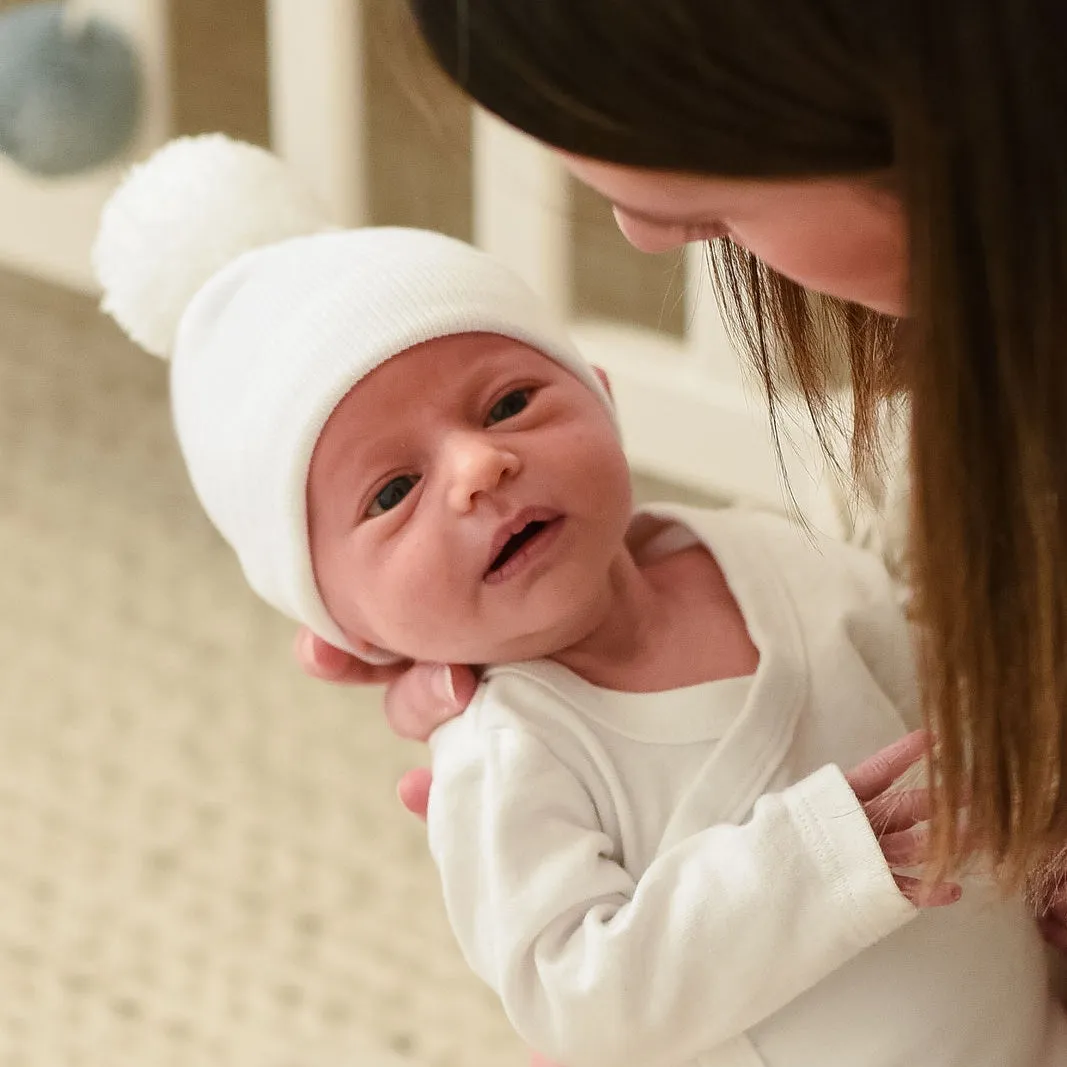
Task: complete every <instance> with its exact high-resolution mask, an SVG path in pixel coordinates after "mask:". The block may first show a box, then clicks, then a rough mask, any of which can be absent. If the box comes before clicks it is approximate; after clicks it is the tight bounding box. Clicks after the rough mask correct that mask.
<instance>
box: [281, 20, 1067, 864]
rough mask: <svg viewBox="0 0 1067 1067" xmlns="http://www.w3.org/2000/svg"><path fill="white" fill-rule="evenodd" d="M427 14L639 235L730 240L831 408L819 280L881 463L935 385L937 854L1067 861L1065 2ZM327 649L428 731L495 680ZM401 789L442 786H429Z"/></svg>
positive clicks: (914, 555) (463, 80)
mask: <svg viewBox="0 0 1067 1067" xmlns="http://www.w3.org/2000/svg"><path fill="white" fill-rule="evenodd" d="M411 6H412V8H413V11H414V13H415V16H416V19H417V21H418V25H419V27H420V30H421V32H422V34H423V36H424V37H425V39H426V41H427V43H428V44H429V46H430V48H431V50H432V52H433V54H434V56H435V57H436V59H437V61H438V62H439V64H440V65H441V66H442V67H443V68H444V69H445V70H446V71H447V72H448V73H449V74H450V75H451V76H452V77H453V78H454V79H455V80H456V81H457V83H458V84H459V85H461V86H462V87H463V88H464V89H465V90H466V91H467V92H468V93H470V95H471V96H472V97H473V98H474V99H475V100H477V101H478V102H479V103H481V104H482V105H484V106H485V107H487V108H488V109H489V110H491V111H493V112H495V113H496V114H498V115H499V116H501V117H502V118H503V119H505V120H506V121H508V122H510V123H512V124H514V125H515V126H517V127H519V128H521V129H523V130H526V131H527V132H529V133H531V134H532V135H533V136H535V137H537V138H539V139H540V140H542V141H543V142H545V143H546V144H547V145H549V146H551V147H552V148H554V149H556V150H557V151H558V152H559V153H560V155H561V158H562V159H563V160H564V162H565V164H566V165H567V167H568V168H569V169H570V170H571V171H572V173H574V175H575V176H576V177H577V178H578V179H579V180H581V181H584V182H586V183H587V184H588V185H590V186H592V187H593V188H594V189H596V190H598V191H600V192H601V193H603V194H604V195H605V196H606V197H607V198H608V199H609V200H610V201H611V202H612V203H613V204H614V206H615V216H616V219H617V221H618V223H619V227H620V229H621V230H622V231H623V233H624V234H625V235H626V236H627V237H628V238H629V239H630V241H631V242H632V243H633V244H635V245H637V246H638V247H639V248H642V249H645V250H647V251H663V250H666V249H668V248H673V247H676V246H680V245H682V244H684V243H685V242H687V241H694V240H701V241H704V240H710V241H712V242H713V249H714V253H715V256H714V258H715V263H716V270H717V273H718V275H719V277H720V281H721V282H722V288H723V291H724V293H725V294H726V297H725V299H726V301H727V305H728V311H729V312H730V317H731V319H732V321H733V322H734V324H735V326H736V328H737V330H738V333H739V334H740V335H741V336H742V337H743V339H744V341H745V343H746V344H747V347H748V349H749V351H750V352H751V353H752V355H753V357H754V359H755V361H756V365H757V366H758V367H759V369H760V372H761V374H762V375H763V378H764V381H765V383H766V386H767V393H768V398H769V400H770V402H771V403H772V404H773V402H774V398H775V391H776V387H777V384H778V381H779V371H778V369H777V368H776V367H775V365H774V364H773V363H772V362H771V360H770V358H769V355H768V353H769V351H770V350H771V349H772V348H774V349H777V348H779V347H780V349H781V350H782V351H784V352H785V354H786V357H787V361H788V363H789V365H790V371H791V373H792V374H793V375H794V376H795V378H796V379H797V380H798V381H799V382H800V384H801V387H802V388H803V390H804V391H805V393H806V394H807V397H808V399H809V401H810V402H811V405H812V409H813V410H814V411H815V412H816V413H817V412H818V411H819V410H820V402H821V400H822V399H823V397H824V394H825V390H826V373H825V360H824V359H823V358H822V347H821V346H822V342H821V340H820V335H822V336H824V334H822V331H823V330H824V329H825V319H824V318H822V317H821V316H819V315H813V314H812V298H811V294H813V293H817V294H821V296H820V302H821V304H822V305H823V307H824V308H825V310H826V312H827V314H829V315H830V316H832V318H833V319H834V320H835V321H836V324H837V326H838V327H839V328H840V329H841V331H842V332H843V333H844V335H845V336H846V337H847V338H848V341H849V352H850V358H851V366H852V374H853V381H854V385H855V397H856V400H855V405H856V427H857V430H856V436H855V442H854V444H855V447H854V456H855V459H856V462H857V464H862V462H863V461H864V460H866V459H868V458H870V456H871V455H872V453H873V450H874V448H875V446H876V433H875V411H876V405H877V404H878V402H879V400H880V399H881V398H882V397H884V396H885V395H886V394H888V393H890V392H893V391H897V390H904V391H905V392H906V393H907V396H908V398H909V400H910V410H911V418H912V453H911V469H912V484H913V494H912V496H913V500H912V515H911V524H912V525H911V534H910V573H911V578H912V581H913V584H914V588H915V593H916V601H915V602H916V606H917V612H918V618H919V620H920V622H921V626H920V628H919V631H920V634H921V648H920V661H921V670H922V675H923V683H924V692H925V700H926V710H927V717H928V720H929V722H930V725H931V727H932V729H933V730H934V732H935V734H936V736H937V738H938V749H937V752H936V753H935V754H934V756H933V760H934V764H935V769H936V771H937V784H936V788H935V802H936V811H935V813H934V828H935V845H936V859H937V861H938V865H939V866H940V867H941V868H947V867H949V866H951V864H952V863H953V862H954V861H955V860H957V859H959V858H960V857H961V856H963V855H964V854H966V852H968V851H969V850H970V849H979V850H981V851H982V852H984V853H986V854H987V855H989V856H990V857H991V858H992V859H993V861H994V862H996V863H997V864H999V865H1000V866H1001V869H1002V870H1003V872H1004V877H1005V879H1006V881H1007V882H1009V883H1011V884H1017V883H1018V882H1020V881H1021V880H1022V879H1023V878H1024V877H1026V876H1027V875H1028V874H1030V873H1032V872H1034V871H1035V870H1036V869H1039V868H1040V867H1041V866H1042V865H1047V864H1048V862H1049V857H1050V855H1055V854H1056V853H1057V852H1058V850H1060V849H1062V848H1063V846H1064V845H1065V843H1067V781H1065V780H1064V774H1063V772H1064V769H1065V766H1067V761H1065V755H1067V712H1065V704H1067V654H1065V653H1067V572H1063V571H1062V570H1061V568H1062V567H1063V566H1065V564H1063V563H1062V561H1063V560H1067V511H1065V508H1067V433H1065V432H1064V428H1065V426H1067V358H1065V357H1067V351H1065V348H1067V140H1065V139H1064V137H1063V136H1062V131H1063V130H1065V129H1067V64H1065V63H1064V62H1063V58H1062V56H1061V54H1060V51H1061V45H1062V42H1064V41H1065V40H1067V7H1064V5H1063V4H1062V3H1061V2H1059V0H945V2H943V3H938V4H931V3H929V0H896V2H894V3H874V4H858V3H856V2H855V0H715V2H714V3H712V2H710V0H661V2H659V3H655V4H652V3H649V2H648V0H537V2H536V3H530V2H529V0H455V2H452V0H411ZM817 322H821V323H822V325H821V326H819V327H816V326H815V325H813V324H815V323H817ZM901 322H904V323H906V326H907V328H906V330H905V329H904V328H902V327H901V325H900V323H901ZM302 648H303V651H302V652H301V659H302V661H303V663H304V665H305V668H306V669H308V670H309V671H310V672H311V673H314V674H317V675H320V676H323V677H332V678H334V679H342V678H343V679H347V680H350V681H362V682H368V681H389V680H392V681H393V685H392V687H391V690H390V693H389V696H388V699H387V709H388V712H389V715H390V721H391V723H392V725H393V728H394V729H396V730H397V731H398V732H399V733H401V734H404V735H406V736H425V735H426V733H427V732H428V731H429V729H430V728H431V727H432V726H433V725H434V724H435V723H436V722H437V721H439V720H440V719H441V718H447V717H448V716H449V715H451V714H454V713H455V711H456V710H457V709H459V708H461V707H462V706H463V705H464V704H465V703H466V700H468V699H469V696H470V693H471V691H472V688H473V679H472V677H471V675H470V672H469V671H467V670H465V669H452V670H451V671H450V672H448V673H446V672H445V671H444V669H443V668H436V669H433V668H430V667H428V666H425V665H423V666H418V667H415V668H412V669H411V670H410V671H408V672H407V673H406V674H405V675H403V676H402V677H400V678H399V679H396V680H394V677H395V676H394V675H392V674H388V673H385V672H381V671H374V670H370V669H367V668H364V667H360V666H357V665H355V664H353V663H351V662H350V661H348V660H346V659H345V658H344V657H342V656H341V654H339V653H336V652H335V651H333V650H329V649H326V648H323V647H322V646H321V645H320V644H318V643H316V642H314V641H312V640H311V639H310V638H309V637H308V636H307V635H302ZM448 679H451V683H448ZM449 684H450V685H451V688H452V692H449ZM435 685H436V686H437V688H434V686H435ZM402 788H403V790H404V794H405V796H406V800H407V802H408V803H409V805H414V806H415V807H418V806H420V804H421V803H424V799H425V790H426V788H427V780H426V778H425V776H418V777H414V778H411V777H409V778H408V779H407V780H406V781H405V783H404V785H403V787H402ZM965 800H966V801H967V802H968V805H969V819H968V824H969V831H970V832H969V834H968V835H967V839H966V841H964V840H963V839H962V836H961V835H960V834H959V833H958V832H957V829H956V827H957V821H958V820H957V819H956V817H955V813H956V812H957V811H958V810H959V809H960V808H961V807H963V805H964V802H965Z"/></svg>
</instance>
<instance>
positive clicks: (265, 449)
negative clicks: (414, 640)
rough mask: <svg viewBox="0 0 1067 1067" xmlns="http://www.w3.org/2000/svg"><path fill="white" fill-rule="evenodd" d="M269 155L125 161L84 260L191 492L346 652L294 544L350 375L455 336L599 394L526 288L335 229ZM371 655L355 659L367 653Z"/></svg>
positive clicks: (446, 256) (293, 604)
mask: <svg viewBox="0 0 1067 1067" xmlns="http://www.w3.org/2000/svg"><path fill="white" fill-rule="evenodd" d="M324 219H325V216H324V214H323V213H322V212H321V211H320V210H319V209H317V207H316V206H315V203H314V201H313V198H312V197H311V196H310V195H309V194H308V193H307V192H306V191H304V190H303V189H302V188H300V187H299V185H298V184H297V183H296V182H295V181H294V179H293V176H292V175H291V174H290V173H289V172H287V171H286V169H285V167H284V166H283V165H282V164H281V162H280V161H279V160H278V159H276V158H275V157H274V156H272V155H271V154H270V153H268V152H266V151H264V150H262V149H259V148H256V147H254V146H251V145H247V144H242V143H239V142H234V141H231V140H229V139H228V138H225V137H222V136H221V135H217V134H216V135H210V136H206V137H196V138H183V139H181V140H178V141H174V142H172V143H171V144H169V145H167V146H166V147H164V148H163V149H161V150H160V151H159V152H158V153H157V154H156V155H155V156H153V157H152V158H151V159H150V160H149V161H148V162H147V163H144V164H141V165H140V166H139V167H137V168H135V169H134V170H133V172H132V173H131V175H130V176H129V178H128V179H127V180H126V182H125V183H124V184H123V185H122V186H121V187H120V188H119V189H118V191H117V192H116V193H114V195H113V196H112V197H111V199H110V201H109V202H108V204H107V206H106V207H105V209H104V213H103V217H102V220H101V226H100V232H99V234H98V237H97V241H96V246H95V249H94V253H93V259H94V266H95V269H96V274H97V277H98V279H99V281H100V283H101V285H102V286H103V290H104V299H103V307H104V309H105V310H106V311H107V312H109V313H110V314H111V315H112V316H114V318H115V319H116V320H117V321H118V322H119V324H120V325H121V326H122V327H123V328H124V329H125V330H126V332H127V333H128V334H129V335H130V336H131V337H132V338H133V339H134V340H135V341H138V342H139V343H140V344H141V345H143V346H144V347H145V348H147V349H149V350H150V351H152V352H154V353H155V354H157V355H165V354H166V353H168V352H169V353H171V398H172V399H171V403H172V409H173V413H174V421H175V425H176V427H177V432H178V440H179V443H180V445H181V449H182V452H183V454H184V457H185V461H186V464H187V466H188V468H189V473H190V476H191V478H192V482H193V487H194V488H195V490H196V493H197V495H198V496H199V498H200V500H201V502H202V504H203V505H204V508H205V509H206V511H207V513H208V516H209V517H210V518H211V520H212V522H213V523H214V524H215V526H216V527H217V528H218V529H219V531H220V532H221V533H222V535H223V537H225V538H226V540H227V541H228V542H229V544H230V545H231V546H232V547H233V549H234V550H235V551H236V553H237V556H238V558H239V559H240V562H241V565H242V567H243V568H244V572H245V575H246V577H247V578H248V581H249V583H250V584H251V586H252V588H253V589H254V590H255V591H256V592H257V593H259V595H260V596H262V597H263V598H264V599H265V600H266V601H267V602H268V603H270V604H273V605H274V606H275V607H276V608H278V609H280V610H281V611H282V612H284V613H285V614H286V615H288V616H290V617H291V618H293V619H295V620H297V621H298V622H302V623H304V624H306V625H307V626H309V627H310V628H311V629H312V630H313V631H314V632H315V633H317V634H318V635H319V636H321V637H322V638H324V639H325V640H327V641H329V642H330V644H333V645H336V646H337V647H339V648H345V649H348V650H349V651H353V650H352V648H351V646H350V645H349V643H348V642H347V641H346V639H345V637H344V635H343V634H342V633H341V631H340V629H339V628H338V626H337V625H336V623H335V622H334V621H333V619H332V618H331V617H330V615H329V613H328V612H327V610H326V607H325V605H324V604H323V602H322V598H321V596H320V595H319V591H318V588H317V586H316V583H315V579H314V574H313V571H312V564H311V555H310V550H309V547H308V534H307V509H306V487H307V476H308V468H309V465H310V463H311V454H312V451H313V449H314V447H315V443H316V441H317V440H318V437H319V434H320V433H321V432H322V428H323V426H324V425H325V423H326V420H327V419H328V418H329V416H330V413H331V412H332V411H333V409H334V408H335V407H336V406H337V404H338V403H339V402H340V401H341V400H342V399H343V398H344V396H345V395H346V394H347V393H348V391H349V390H350V389H351V388H352V386H353V385H354V384H355V383H356V382H358V381H359V380H360V379H361V378H363V377H365V376H366V375H367V374H368V373H369V372H370V371H372V370H373V369H374V368H375V367H377V366H379V365H380V364H382V363H384V362H385V361H386V360H387V359H389V358H390V357H392V356H395V355H398V354H399V353H401V352H403V351H405V350H406V349H409V348H411V347H413V346H414V345H417V344H420V343H422V342H424V341H429V340H432V339H434V338H438V337H446V336H450V335H453V334H459V333H467V332H482V333H494V334H500V335H502V336H505V337H510V338H513V339H515V340H518V341H522V342H524V343H526V344H528V345H530V346H531V347H532V348H535V349H537V350H538V351H539V352H542V353H543V354H544V355H546V356H548V357H550V358H552V359H554V360H556V361H557V362H558V363H560V364H561V365H562V366H564V367H566V368H567V369H568V370H569V371H571V372H572V373H573V374H574V375H575V376H577V377H578V378H579V379H580V380H581V381H582V382H583V383H584V384H586V385H587V386H588V387H589V388H590V389H592V390H593V391H594V392H595V393H596V394H597V395H598V396H599V397H600V398H601V399H602V400H603V402H604V403H605V405H606V406H607V407H608V409H609V411H610V410H612V407H611V402H610V400H609V399H608V397H607V394H606V392H605V390H604V389H603V387H602V386H601V384H600V382H599V380H598V379H597V377H596V375H595V374H594V373H593V371H592V369H591V368H590V367H589V365H588V364H587V363H586V362H585V360H584V359H583V358H582V357H581V356H580V355H579V353H578V351H577V349H576V348H575V347H574V345H573V343H572V342H571V340H570V338H569V337H568V336H567V334H566V332H565V331H564V329H563V327H562V325H561V324H560V323H558V322H556V321H553V319H552V317H551V316H550V315H549V313H548V311H547V309H546V308H545V307H544V306H543V305H542V304H541V303H540V301H538V299H537V298H536V297H535V296H534V294H533V293H532V292H531V290H530V289H529V288H528V287H527V286H526V284H525V283H524V282H523V281H522V280H521V279H519V278H518V277H517V276H516V275H515V274H513V273H512V272H511V271H509V270H508V269H507V268H505V267H504V266H503V265H502V264H500V263H499V262H497V261H496V260H494V259H492V258H491V257H489V256H487V255H486V254H485V253H483V252H480V251H478V250H477V249H474V248H472V247H471V246H470V245H467V244H464V243H463V242H462V241H457V240H454V239H452V238H449V237H444V236H442V235H440V234H436V233H429V232H426V231H421V230H408V229H399V228H390V229H363V230H335V229H329V228H327V226H326V225H325V222H324ZM365 658H369V657H365Z"/></svg>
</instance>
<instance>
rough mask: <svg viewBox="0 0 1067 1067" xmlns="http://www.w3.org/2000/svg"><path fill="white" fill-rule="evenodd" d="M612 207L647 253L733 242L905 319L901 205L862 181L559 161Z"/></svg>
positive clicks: (826, 288) (832, 291)
mask: <svg viewBox="0 0 1067 1067" xmlns="http://www.w3.org/2000/svg"><path fill="white" fill-rule="evenodd" d="M559 155H560V157H561V158H562V160H563V163H564V165H565V166H566V167H567V169H568V170H569V171H570V172H571V173H572V174H573V175H574V176H575V177H576V178H577V179H578V180H579V181H581V182H584V183H585V184H586V185H588V186H590V187H591V188H593V189H595V190H596V191H597V192H599V193H601V194H602V195H603V196H605V197H607V199H608V200H610V201H611V203H612V204H613V206H614V211H615V221H616V222H617V223H618V225H619V229H620V230H621V231H622V233H623V236H625V237H626V239H627V240H628V241H629V242H630V244H632V245H633V246H634V247H635V248H639V249H640V250H641V251H642V252H666V251H668V250H669V249H672V248H679V247H681V246H682V245H684V244H687V243H688V242H690V241H707V240H711V239H713V238H716V237H727V238H729V239H730V240H731V241H733V242H734V243H735V244H737V245H740V246H741V247H743V248H746V249H747V250H748V251H749V252H751V253H753V255H755V256H756V257H757V258H758V259H760V260H762V261H763V262H764V263H765V264H766V265H767V266H768V267H771V268H772V269H774V270H776V271H777V272H778V273H779V274H784V275H785V276H786V277H788V278H791V279H793V281H795V282H798V283H799V284H800V285H802V286H804V287H805V288H806V289H812V290H815V291H817V292H821V293H827V294H829V295H830V296H836V297H840V298H842V299H844V300H849V301H852V302H854V303H857V304H865V305H866V306H867V307H869V308H873V309H874V310H875V311H880V312H882V313H883V314H886V315H897V316H900V315H904V314H906V313H907V305H908V300H907V261H908V256H907V238H906V232H905V225H904V215H903V210H902V207H901V204H900V201H899V199H898V198H897V197H896V196H895V195H894V194H893V193H892V192H890V191H889V190H887V189H885V188H882V187H880V186H879V185H878V184H877V183H875V182H874V181H872V180H870V179H864V178H811V179H788V180H773V181H772V180H767V181H764V180H755V179H747V178H709V177H703V176H700V175H692V174H679V173H666V172H662V171H653V170H644V169H642V168H639V167H626V166H622V165H620V164H616V163H603V162H600V161H598V160H592V159H586V158H584V157H580V156H572V155H570V154H568V153H562V152H561V153H559Z"/></svg>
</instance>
